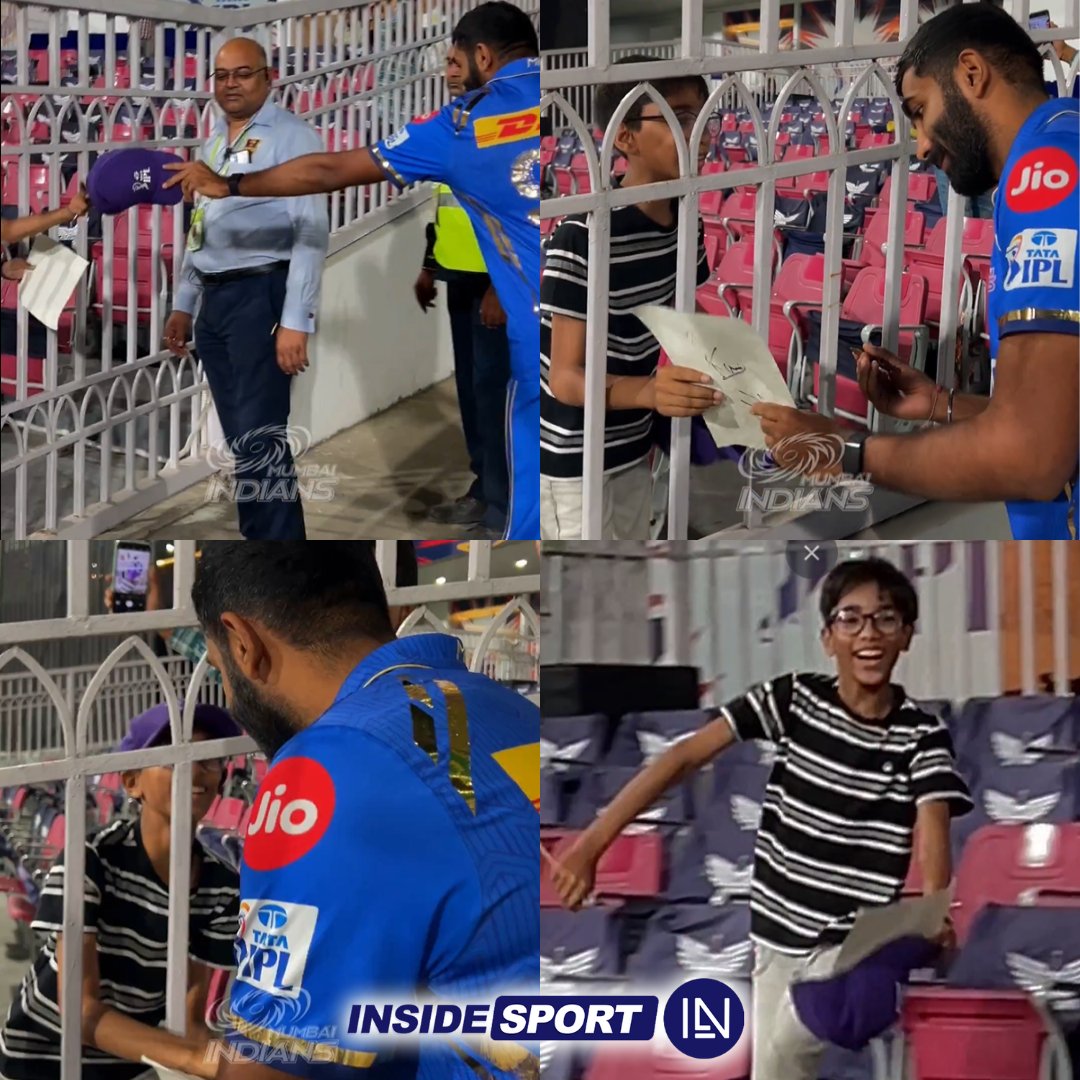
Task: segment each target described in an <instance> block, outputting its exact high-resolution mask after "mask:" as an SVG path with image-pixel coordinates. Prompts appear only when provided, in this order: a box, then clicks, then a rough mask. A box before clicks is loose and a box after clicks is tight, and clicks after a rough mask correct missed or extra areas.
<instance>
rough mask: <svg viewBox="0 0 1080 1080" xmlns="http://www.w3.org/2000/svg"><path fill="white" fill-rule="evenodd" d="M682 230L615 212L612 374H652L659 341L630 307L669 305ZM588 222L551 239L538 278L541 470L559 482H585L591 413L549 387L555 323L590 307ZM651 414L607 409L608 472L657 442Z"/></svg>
mask: <svg viewBox="0 0 1080 1080" xmlns="http://www.w3.org/2000/svg"><path fill="white" fill-rule="evenodd" d="M678 240H679V232H678V226H677V224H673V225H671V226H670V227H667V228H665V227H664V226H662V225H658V224H657V223H656V222H655V221H653V220H652V219H651V218H649V217H647V216H646V215H645V214H644V213H642V211H641V210H640V209H638V207H636V206H620V207H616V208H615V209H613V210H612V211H611V259H610V264H609V265H610V279H609V286H608V289H609V294H608V312H609V317H608V347H607V371H608V374H609V375H639V376H640V375H643V376H648V375H651V374H652V373H653V372H654V371H655V370H656V365H657V362H658V360H659V359H660V344H659V342H657V340H656V338H655V337H653V335H652V334H651V333H650V332H649V331H648V330H646V328H645V325H644V324H643V323H642V322H641V320H640V319H638V317H637V316H636V315H631V314H630V311H631V309H632V308H635V307H637V306H638V305H639V304H671V303H672V302H673V301H674V299H675V272H676V264H677V254H678ZM588 273H589V226H588V222H587V218H586V215H584V214H575V215H572V216H570V217H568V218H566V219H565V220H564V221H563V222H562V224H561V225H559V227H558V228H557V229H556V230H555V232H554V233H553V234H552V237H551V239H550V240H549V241H548V246H547V251H546V254H545V257H544V269H543V272H542V274H541V277H540V388H541V394H540V472H541V474H542V475H544V476H551V477H557V478H560V479H571V478H573V479H580V477H581V475H582V469H583V462H584V441H585V435H584V432H585V410H584V409H582V408H579V407H578V406H576V405H566V404H564V403H563V402H561V401H559V400H558V399H557V398H555V397H554V396H553V395H552V393H551V390H550V387H549V385H548V374H549V372H550V370H551V320H552V316H554V315H565V316H566V317H568V318H571V319H578V320H581V321H584V320H585V318H586V314H587V311H588V307H589V294H588ZM708 277H709V265H708V260H707V259H706V257H705V242H704V232H703V231H702V230H701V228H700V227H699V232H698V273H697V283H698V284H699V285H701V284H702V283H703V282H705V281H706V280H707V279H708ZM652 416H653V414H652V412H651V411H649V410H647V409H619V410H615V411H611V412H609V413H608V414H607V420H606V424H605V432H604V471H605V472H608V473H610V472H618V471H619V470H621V469H626V468H629V467H630V466H631V465H634V464H636V463H637V462H639V461H641V459H642V458H644V457H645V456H646V455H647V454H648V453H649V450H650V448H651V447H652Z"/></svg>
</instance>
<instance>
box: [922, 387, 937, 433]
mask: <svg viewBox="0 0 1080 1080" xmlns="http://www.w3.org/2000/svg"><path fill="white" fill-rule="evenodd" d="M940 393H941V384H940V383H935V384H934V399H933V401H931V402H930V415H929V416H928V417H927V418H926V423H925V425H924V427H929V426H930V425H931V424H932V423H934V416H935V415H936V414H937V403H938V396H939V394H940Z"/></svg>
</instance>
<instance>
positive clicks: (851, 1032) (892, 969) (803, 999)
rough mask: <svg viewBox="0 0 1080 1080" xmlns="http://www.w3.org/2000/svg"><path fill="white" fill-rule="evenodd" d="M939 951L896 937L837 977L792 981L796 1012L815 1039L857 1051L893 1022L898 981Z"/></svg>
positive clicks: (923, 942)
mask: <svg viewBox="0 0 1080 1080" xmlns="http://www.w3.org/2000/svg"><path fill="white" fill-rule="evenodd" d="M940 951H941V950H940V948H939V947H938V946H937V945H935V944H934V943H933V942H932V941H929V940H927V939H926V938H924V937H917V936H908V937H900V938H895V939H894V940H892V941H890V942H888V943H887V944H885V945H882V946H881V948H880V949H878V950H876V951H875V952H872V953H871V954H870V955H869V956H867V957H865V958H864V959H862V960H860V961H859V962H858V963H857V964H855V966H854V967H852V968H850V969H849V970H848V971H845V972H843V973H841V974H839V975H833V976H831V977H829V978H827V979H808V980H806V981H804V982H796V983H792V985H791V1000H792V1001H793V1002H794V1005H795V1011H796V1013H798V1016H799V1019H800V1020H801V1021H802V1022H803V1023H804V1024H805V1025H806V1027H807V1028H809V1029H810V1031H811V1032H813V1034H814V1035H816V1036H817V1037H818V1038H819V1039H822V1040H823V1041H825V1042H830V1043H835V1044H836V1045H837V1046H842V1047H845V1048H846V1049H848V1050H860V1049H861V1048H862V1047H864V1046H866V1044H867V1043H869V1042H870V1040H871V1039H875V1038H877V1036H879V1035H881V1034H882V1033H884V1032H886V1031H888V1030H889V1028H890V1027H892V1025H893V1024H895V1023H896V1021H897V1019H898V1017H899V1015H900V994H899V988H900V985H901V984H902V983H904V982H906V981H907V979H908V977H909V976H910V975H911V972H912V971H913V970H914V969H915V968H920V967H926V966H928V965H929V964H931V963H932V962H933V961H934V959H935V958H936V957H937V955H938V953H939V952H940Z"/></svg>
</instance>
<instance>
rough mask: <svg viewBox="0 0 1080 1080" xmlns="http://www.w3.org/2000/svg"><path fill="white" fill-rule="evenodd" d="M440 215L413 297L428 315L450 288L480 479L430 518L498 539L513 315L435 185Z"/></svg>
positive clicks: (457, 66) (462, 61)
mask: <svg viewBox="0 0 1080 1080" xmlns="http://www.w3.org/2000/svg"><path fill="white" fill-rule="evenodd" d="M466 65H467V60H466V58H465V57H464V55H463V54H462V53H461V51H460V50H459V49H456V48H454V47H453V46H451V48H450V51H449V53H448V54H447V58H446V84H447V87H448V88H449V90H450V93H451V94H453V95H454V96H455V97H456V96H458V95H459V94H462V93H464V90H465V86H464V76H465V71H466ZM434 201H435V217H434V220H433V221H432V222H431V223H430V224H429V225H428V227H427V250H426V251H425V252H424V264H423V268H422V269H421V271H420V276H419V277H418V278H417V279H416V284H415V286H414V291H415V293H416V299H417V301H418V303H419V304H420V307H421V310H423V311H427V309H428V308H429V307H431V306H432V305H433V304H434V301H435V296H436V291H437V290H436V286H435V282H436V281H437V280H438V281H443V282H445V284H446V306H447V308H448V309H449V312H450V336H451V339H452V342H453V348H454V380H455V382H456V383H457V396H458V405H459V407H460V409H461V426H462V428H463V429H464V433H465V445H466V447H467V448H468V452H469V468H470V469H471V471H472V473H473V481H472V483H471V485H470V486H469V490H468V491H467V492H465V494H464V495H461V496H459V497H458V498H456V499H453V500H451V501H450V502H445V503H439V504H438V505H436V506H433V507H432V508H431V510H430V511H429V512H428V516H429V518H430V519H431V520H432V521H435V522H439V523H440V524H444V525H468V526H472V529H471V530H470V535H473V534H475V535H477V536H484V537H488V536H489V535H490V537H491V538H492V539H497V538H498V537H501V536H502V534H503V530H504V527H505V524H506V509H507V501H508V498H509V478H508V475H507V464H506V432H505V412H506V384H507V382H508V381H509V379H510V345H509V342H508V340H507V337H506V314H505V313H504V312H503V309H502V306H501V305H500V304H499V298H498V296H497V295H496V294H495V289H494V287H493V286H492V284H491V279H490V278H489V277H488V274H487V267H486V266H485V265H484V257H483V255H481V253H480V246H479V244H478V243H477V241H476V234H475V233H474V232H473V227H472V223H471V222H470V221H469V217H468V215H467V214H466V213H465V210H464V209H463V208H462V207H461V205H460V204H459V203H458V200H457V198H456V196H455V195H454V193H453V192H452V191H451V190H450V188H449V187H448V186H447V185H446V184H437V185H436V187H435V200H434Z"/></svg>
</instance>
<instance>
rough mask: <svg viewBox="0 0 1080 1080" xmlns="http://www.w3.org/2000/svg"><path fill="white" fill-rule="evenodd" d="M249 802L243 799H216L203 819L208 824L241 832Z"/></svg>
mask: <svg viewBox="0 0 1080 1080" xmlns="http://www.w3.org/2000/svg"><path fill="white" fill-rule="evenodd" d="M247 809H248V804H247V803H245V802H244V800H243V799H215V800H214V802H213V804H212V805H211V807H210V809H209V810H208V811H207V812H206V817H205V818H204V819H203V820H204V821H205V822H206V824H207V825H213V826H214V827H215V828H218V829H225V830H227V831H229V832H239V831H240V822H241V821H242V820H243V818H244V812H245V811H246V810H247Z"/></svg>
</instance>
